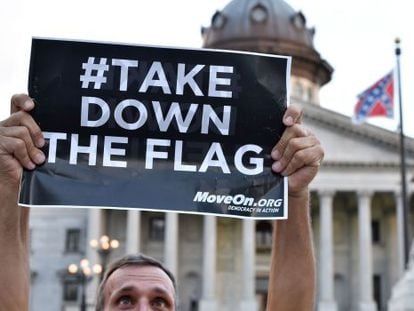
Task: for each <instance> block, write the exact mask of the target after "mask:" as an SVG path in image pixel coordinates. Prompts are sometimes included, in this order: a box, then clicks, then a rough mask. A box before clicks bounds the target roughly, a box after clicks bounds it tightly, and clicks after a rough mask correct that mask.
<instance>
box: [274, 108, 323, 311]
mask: <svg viewBox="0 0 414 311" xmlns="http://www.w3.org/2000/svg"><path fill="white" fill-rule="evenodd" d="M301 116H302V111H301V109H299V108H298V107H295V106H290V107H288V109H287V111H286V113H285V115H284V118H283V122H284V123H285V125H286V130H285V132H284V133H283V135H282V138H281V139H280V141H279V142H278V143H277V145H276V146H275V147H274V148H273V151H272V158H273V159H274V160H275V163H273V166H272V169H273V170H274V171H275V172H278V173H281V174H282V175H284V176H288V181H289V197H288V200H289V201H288V205H289V217H288V219H287V220H280V221H275V223H274V227H273V245H272V256H271V268H270V277H269V289H268V300H267V310H268V311H290V310H292V311H307V310H309V311H311V310H313V309H314V304H315V290H316V276H315V269H316V268H315V258H314V252H313V239H312V229H311V224H310V210H309V189H308V185H309V183H310V182H311V181H312V179H313V178H314V177H315V175H316V173H317V172H318V169H319V166H320V163H321V161H322V159H323V149H322V147H321V145H320V143H319V140H318V139H317V138H316V137H315V136H314V135H313V134H311V133H310V132H309V131H308V130H306V129H305V128H304V127H303V126H302V125H301Z"/></svg>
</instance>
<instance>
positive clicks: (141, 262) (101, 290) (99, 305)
mask: <svg viewBox="0 0 414 311" xmlns="http://www.w3.org/2000/svg"><path fill="white" fill-rule="evenodd" d="M126 266H141V267H145V266H152V267H157V268H159V269H161V270H162V271H164V272H165V273H166V274H167V275H168V277H169V278H170V280H171V281H172V284H173V286H174V290H175V291H176V290H177V288H176V282H175V278H174V275H173V274H172V273H171V271H169V270H168V269H167V268H166V267H164V265H163V264H162V263H161V262H159V261H158V260H156V259H154V258H152V257H149V256H146V255H143V254H135V255H126V256H124V257H122V258H120V259H118V260H116V261H114V262H112V263H111V264H110V265H109V267H108V269H107V270H106V272H105V274H104V277H103V279H102V281H101V283H100V284H99V287H98V296H97V301H96V308H95V310H96V311H103V309H104V306H105V286H106V283H107V281H108V279H109V277H110V276H111V275H112V273H114V272H115V271H116V270H118V269H120V268H123V267H126Z"/></svg>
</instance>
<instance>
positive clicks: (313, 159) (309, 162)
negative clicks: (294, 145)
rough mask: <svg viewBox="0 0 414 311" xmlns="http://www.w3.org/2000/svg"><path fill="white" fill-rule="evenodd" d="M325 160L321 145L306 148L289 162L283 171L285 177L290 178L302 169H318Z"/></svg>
mask: <svg viewBox="0 0 414 311" xmlns="http://www.w3.org/2000/svg"><path fill="white" fill-rule="evenodd" d="M322 158H323V149H322V146H321V145H315V146H313V147H311V148H305V149H302V150H299V151H297V152H296V153H295V154H294V155H293V157H292V159H291V160H290V161H289V163H288V165H287V166H286V168H285V169H284V170H283V171H282V173H281V174H282V175H283V176H289V175H291V174H293V173H294V172H296V171H297V170H298V169H300V168H302V167H305V166H307V167H318V166H320V165H321V162H322Z"/></svg>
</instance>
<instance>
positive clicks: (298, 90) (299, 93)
mask: <svg viewBox="0 0 414 311" xmlns="http://www.w3.org/2000/svg"><path fill="white" fill-rule="evenodd" d="M293 96H295V97H297V98H299V99H303V97H304V90H303V86H302V84H301V83H300V82H295V84H294V85H293Z"/></svg>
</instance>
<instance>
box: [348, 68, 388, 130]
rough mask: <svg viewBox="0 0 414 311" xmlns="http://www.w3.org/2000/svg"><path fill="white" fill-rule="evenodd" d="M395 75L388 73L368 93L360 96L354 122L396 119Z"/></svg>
mask: <svg viewBox="0 0 414 311" xmlns="http://www.w3.org/2000/svg"><path fill="white" fill-rule="evenodd" d="M393 77H394V74H393V71H391V72H390V73H388V74H387V75H386V76H385V77H383V78H382V79H381V80H379V81H378V82H376V83H375V84H374V85H372V86H371V87H370V88H368V89H367V90H366V91H364V92H362V93H361V94H359V95H358V102H357V104H356V105H355V109H354V117H353V119H354V121H355V122H357V123H361V122H363V121H364V120H365V119H366V118H368V117H386V118H393V117H394V78H393Z"/></svg>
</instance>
